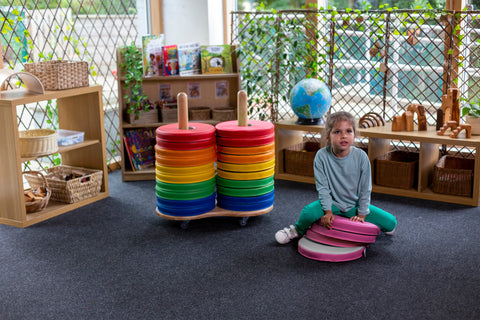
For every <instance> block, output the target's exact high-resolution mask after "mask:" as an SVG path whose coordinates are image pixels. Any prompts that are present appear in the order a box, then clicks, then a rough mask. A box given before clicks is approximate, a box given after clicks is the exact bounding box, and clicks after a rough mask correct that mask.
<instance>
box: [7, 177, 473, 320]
mask: <svg viewBox="0 0 480 320" xmlns="http://www.w3.org/2000/svg"><path fill="white" fill-rule="evenodd" d="M109 184H110V191H111V196H110V197H109V198H107V199H104V200H101V201H99V202H96V203H94V204H91V205H88V206H86V207H82V208H79V209H77V210H74V211H71V212H68V213H66V214H63V215H61V216H58V217H55V218H53V219H50V220H48V221H45V222H42V223H39V224H37V225H34V226H32V227H29V228H25V229H19V228H14V227H10V226H4V225H0V261H1V271H0V288H1V290H0V297H1V298H0V319H2V320H14V319H15V320H18V319H288V318H294V319H436V320H438V319H480V272H479V268H480V257H479V253H480V222H479V218H480V212H479V211H480V209H479V208H477V207H468V206H460V205H454V204H448V203H441V202H433V201H424V200H419V199H410V198H403V197H396V196H387V195H381V194H373V195H372V203H373V204H375V205H377V206H379V207H381V208H383V209H385V210H387V211H389V212H391V213H392V214H394V215H395V216H396V217H397V219H398V222H399V225H398V228H397V232H396V234H395V235H394V236H393V237H389V236H386V235H383V234H380V235H379V236H378V237H377V241H376V242H375V243H374V244H372V245H370V246H369V247H368V249H367V257H366V258H361V259H358V260H355V261H350V262H342V263H329V262H320V261H315V260H310V259H307V258H305V257H303V256H301V255H300V254H299V253H298V252H297V246H296V243H291V244H288V245H283V246H282V245H278V244H276V243H275V240H274V234H275V232H276V231H277V230H278V229H280V228H283V227H285V226H287V225H289V224H291V223H293V222H294V221H295V220H296V218H297V217H298V214H299V213H300V211H301V209H302V208H303V206H304V205H306V204H308V203H310V202H311V201H313V200H315V199H316V192H315V188H314V186H313V185H310V184H303V183H295V182H288V181H280V180H278V181H276V185H275V196H276V198H275V205H274V209H273V211H271V212H269V213H267V214H265V215H262V216H258V217H254V218H250V219H249V220H248V223H247V225H246V226H244V227H242V226H240V224H239V219H238V218H232V217H215V218H207V219H198V220H192V221H191V222H190V224H189V226H188V229H186V230H184V229H182V228H180V224H179V223H178V222H176V221H171V220H166V219H164V218H160V217H158V216H157V215H156V214H155V193H154V186H155V182H154V181H137V182H126V183H122V181H121V174H120V171H115V172H113V173H110V174H109Z"/></svg>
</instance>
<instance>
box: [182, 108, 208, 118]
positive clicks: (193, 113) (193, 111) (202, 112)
mask: <svg viewBox="0 0 480 320" xmlns="http://www.w3.org/2000/svg"><path fill="white" fill-rule="evenodd" d="M188 118H189V119H190V120H210V119H212V111H211V110H210V108H209V107H192V108H190V109H188Z"/></svg>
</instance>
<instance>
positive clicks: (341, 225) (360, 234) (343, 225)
mask: <svg viewBox="0 0 480 320" xmlns="http://www.w3.org/2000/svg"><path fill="white" fill-rule="evenodd" d="M311 230H312V231H313V232H315V233H319V234H321V235H324V236H327V237H330V238H336V239H341V240H347V241H353V242H358V243H373V242H375V239H376V238H377V235H378V234H379V233H380V228H379V227H377V226H376V225H374V224H373V223H370V222H363V223H362V222H358V221H351V220H350V219H349V218H345V217H342V216H338V215H336V216H335V220H334V221H333V223H332V229H327V228H325V227H324V226H322V225H321V224H320V220H319V221H317V222H315V223H314V224H313V225H312V226H311Z"/></svg>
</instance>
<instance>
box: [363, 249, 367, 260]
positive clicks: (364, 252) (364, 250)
mask: <svg viewBox="0 0 480 320" xmlns="http://www.w3.org/2000/svg"><path fill="white" fill-rule="evenodd" d="M362 255H363V257H364V258H366V257H367V248H365V249H363V254H362Z"/></svg>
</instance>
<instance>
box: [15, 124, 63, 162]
mask: <svg viewBox="0 0 480 320" xmlns="http://www.w3.org/2000/svg"><path fill="white" fill-rule="evenodd" d="M18 136H19V138H20V156H21V157H37V156H44V155H48V154H52V153H55V152H57V151H58V141H57V131H55V130H52V129H32V130H26V131H19V132H18Z"/></svg>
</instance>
